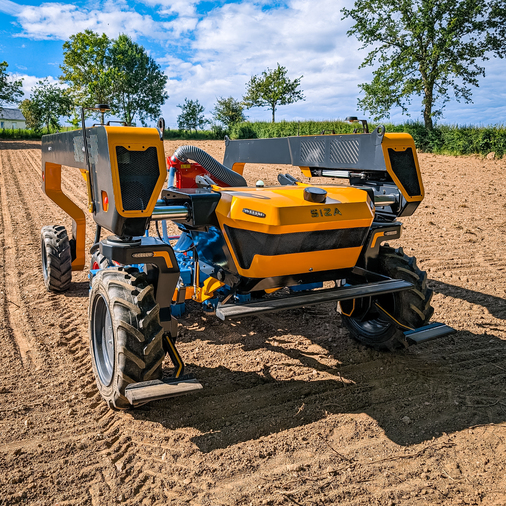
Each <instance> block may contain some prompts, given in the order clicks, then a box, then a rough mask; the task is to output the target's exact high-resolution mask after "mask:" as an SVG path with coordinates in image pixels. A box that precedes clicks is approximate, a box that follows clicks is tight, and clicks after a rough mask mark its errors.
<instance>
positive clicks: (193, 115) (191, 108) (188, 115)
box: [177, 98, 207, 132]
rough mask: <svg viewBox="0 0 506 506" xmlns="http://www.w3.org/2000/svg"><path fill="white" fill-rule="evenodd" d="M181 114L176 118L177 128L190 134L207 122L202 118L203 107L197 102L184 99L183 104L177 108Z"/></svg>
mask: <svg viewBox="0 0 506 506" xmlns="http://www.w3.org/2000/svg"><path fill="white" fill-rule="evenodd" d="M177 107H179V108H180V109H181V114H180V115H179V116H178V117H177V127H178V128H179V130H189V131H190V132H191V131H192V129H193V130H195V132H197V129H198V128H202V127H203V126H204V125H205V124H206V123H207V120H206V119H205V118H204V110H205V109H204V106H203V105H201V104H200V103H199V101H198V100H188V99H187V98H185V99H184V104H183V105H180V104H178V106H177Z"/></svg>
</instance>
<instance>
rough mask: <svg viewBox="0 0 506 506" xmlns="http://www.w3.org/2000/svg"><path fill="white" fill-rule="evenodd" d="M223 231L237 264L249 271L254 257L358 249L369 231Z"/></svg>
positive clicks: (228, 228) (367, 229)
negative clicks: (228, 240) (277, 232)
mask: <svg viewBox="0 0 506 506" xmlns="http://www.w3.org/2000/svg"><path fill="white" fill-rule="evenodd" d="M225 232H226V233H227V235H228V237H229V238H230V242H231V243H232V247H233V249H234V253H235V256H236V257H237V260H238V262H239V265H240V266H241V268H242V269H249V267H250V265H251V262H252V261H253V258H254V256H255V255H265V256H275V255H288V254H290V253H308V252H310V251H325V250H332V249H340V248H356V247H360V246H362V245H363V244H364V242H365V239H366V237H367V233H368V232H369V228H345V229H342V230H316V231H314V232H295V233H292V234H264V233H262V232H253V231H251V230H243V229H240V228H232V227H229V226H227V225H225Z"/></svg>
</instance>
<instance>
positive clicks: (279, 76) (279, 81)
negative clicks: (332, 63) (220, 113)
mask: <svg viewBox="0 0 506 506" xmlns="http://www.w3.org/2000/svg"><path fill="white" fill-rule="evenodd" d="M286 74H287V70H286V68H285V67H282V66H281V65H280V64H279V63H278V66H277V68H275V69H274V70H271V69H269V68H267V70H264V71H263V72H262V76H261V77H260V76H252V78H251V79H250V80H249V82H248V84H247V85H246V95H244V97H243V103H244V105H245V106H246V107H247V108H248V109H250V108H251V107H268V108H269V109H271V111H272V122H273V123H274V122H275V113H276V109H277V107H278V106H279V105H287V104H293V103H294V102H298V101H299V100H305V97H304V94H303V93H302V90H299V89H298V88H299V86H300V80H301V79H302V77H304V76H300V77H299V78H298V79H294V80H293V81H290V79H288V78H287V77H286Z"/></svg>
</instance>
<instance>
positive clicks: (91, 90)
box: [60, 30, 112, 123]
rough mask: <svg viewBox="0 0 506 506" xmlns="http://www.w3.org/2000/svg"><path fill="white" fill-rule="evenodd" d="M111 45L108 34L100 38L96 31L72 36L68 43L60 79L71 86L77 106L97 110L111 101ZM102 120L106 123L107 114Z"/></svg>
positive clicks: (65, 45)
mask: <svg viewBox="0 0 506 506" xmlns="http://www.w3.org/2000/svg"><path fill="white" fill-rule="evenodd" d="M110 46H111V41H110V39H109V37H107V35H106V34H105V33H103V34H102V35H98V34H97V33H95V32H93V31H92V30H85V31H84V32H80V33H77V34H76V35H72V36H71V37H70V40H68V41H66V42H64V44H63V65H60V69H61V70H62V75H61V76H60V80H61V81H63V82H64V83H67V84H68V85H69V90H70V94H71V95H72V97H73V99H74V102H75V104H76V105H80V106H83V107H93V106H95V105H96V104H108V103H109V102H110V101H111V97H112V82H111V73H110V72H109V54H108V52H109V48H110ZM101 121H102V123H103V122H104V113H102V115H101Z"/></svg>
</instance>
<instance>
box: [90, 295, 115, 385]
mask: <svg viewBox="0 0 506 506" xmlns="http://www.w3.org/2000/svg"><path fill="white" fill-rule="evenodd" d="M92 318H93V320H92V331H93V336H92V339H93V351H94V353H93V355H94V360H95V366H96V368H97V373H98V377H99V379H100V382H101V383H102V384H103V385H105V386H109V385H110V384H111V382H112V378H113V372H114V351H115V350H114V332H113V328H112V319H111V313H110V311H109V306H108V304H107V302H106V300H105V299H104V297H103V296H102V295H100V296H98V297H97V298H96V299H95V304H94V307H93V314H92Z"/></svg>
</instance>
